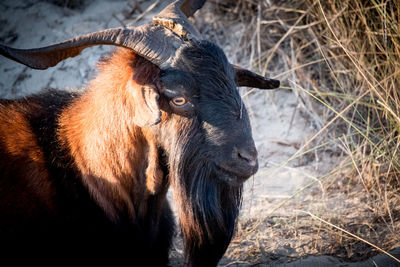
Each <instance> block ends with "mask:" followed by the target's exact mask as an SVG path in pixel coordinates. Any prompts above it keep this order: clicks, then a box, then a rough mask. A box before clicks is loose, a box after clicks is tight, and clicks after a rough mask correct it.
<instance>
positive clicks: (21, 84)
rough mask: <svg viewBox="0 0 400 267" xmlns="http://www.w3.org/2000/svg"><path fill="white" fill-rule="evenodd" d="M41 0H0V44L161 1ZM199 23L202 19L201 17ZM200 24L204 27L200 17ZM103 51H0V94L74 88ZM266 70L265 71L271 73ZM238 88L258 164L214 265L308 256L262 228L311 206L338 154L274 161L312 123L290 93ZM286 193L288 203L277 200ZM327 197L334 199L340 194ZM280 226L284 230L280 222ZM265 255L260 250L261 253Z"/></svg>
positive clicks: (75, 29) (175, 256)
mask: <svg viewBox="0 0 400 267" xmlns="http://www.w3.org/2000/svg"><path fill="white" fill-rule="evenodd" d="M49 2H50V1H48V2H46V1H38V0H26V1H15V0H3V1H1V2H0V23H1V25H3V26H2V27H1V28H0V43H2V44H6V45H9V46H12V47H15V48H33V47H40V46H44V45H49V44H52V43H55V42H59V41H63V40H66V39H69V38H72V37H74V36H76V35H80V34H84V33H89V32H93V31H98V30H101V29H105V28H112V27H120V26H122V25H127V24H130V25H139V24H143V23H146V22H147V21H149V20H151V18H152V16H153V14H155V13H157V12H158V11H159V10H160V9H161V8H162V7H164V6H165V5H166V4H167V1H139V2H141V9H142V11H141V12H140V11H138V10H136V11H135V12H131V11H132V10H133V8H132V7H133V5H132V3H133V1H121V0H117V1H115V0H91V1H87V2H88V4H87V5H85V6H84V7H82V8H80V9H69V8H66V7H60V6H56V5H54V4H52V3H49ZM208 5H211V4H208ZM129 13H131V14H129ZM204 21H207V17H206V18H204ZM200 26H201V27H203V28H204V23H203V24H201V25H200ZM241 30H243V29H241ZM208 35H209V34H208ZM220 45H221V46H222V47H223V48H224V50H225V51H226V53H227V56H228V58H229V59H230V61H231V62H232V63H236V62H244V60H243V58H241V52H240V51H237V50H235V49H234V45H233V44H232V42H229V40H228V41H227V42H223V43H220ZM111 50H112V48H111V47H107V46H100V47H93V48H90V49H87V50H85V51H84V52H83V53H82V54H81V55H80V56H79V57H76V58H73V59H68V60H66V61H64V62H62V63H60V64H59V65H57V66H56V67H53V68H51V69H48V70H45V71H37V70H32V69H29V68H27V67H25V66H23V65H20V64H18V63H15V62H12V61H9V60H7V59H5V58H3V57H0V97H3V98H17V97H23V96H26V95H28V94H31V93H36V92H40V91H41V90H43V89H44V88H49V87H50V88H60V89H64V90H79V88H81V87H82V86H83V85H85V84H86V83H87V82H88V80H90V79H91V78H92V77H93V76H94V75H95V74H96V71H95V64H96V62H97V61H98V60H99V58H100V57H101V56H102V55H104V54H106V53H108V52H109V51H111ZM248 61H250V59H249V60H248ZM245 67H249V65H248V66H245ZM270 75H271V76H273V75H274V73H271V74H270ZM240 90H241V93H242V95H243V96H244V99H245V102H246V105H247V107H248V109H249V113H250V117H251V121H252V127H253V135H254V139H255V142H256V145H257V148H258V151H259V163H260V170H259V172H258V173H257V174H256V175H254V177H252V178H251V179H249V181H248V182H246V184H245V191H244V200H243V208H242V211H241V216H240V220H239V229H238V231H239V234H238V236H237V237H236V238H235V239H234V240H233V242H232V245H231V247H230V248H229V250H228V252H227V254H226V256H225V257H224V259H223V260H222V261H221V266H236V265H240V266H251V265H255V264H257V263H260V262H269V263H274V262H275V263H277V264H278V263H284V262H285V261H287V260H290V259H295V258H296V255H297V256H306V255H309V254H313V253H312V251H311V250H307V251H305V252H304V251H303V252H302V253H300V252H299V247H301V244H300V245H299V244H298V243H299V242H300V241H296V238H292V239H288V238H287V237H285V236H284V233H283V234H282V236H280V238H279V239H276V237H275V235H274V241H273V244H271V243H269V244H267V243H266V242H267V241H268V240H272V238H271V237H270V235H272V231H271V230H268V229H273V230H274V231H276V227H275V228H274V227H270V226H271V225H275V226H276V224H277V222H276V221H274V218H278V217H279V218H284V217H285V216H286V217H288V218H289V217H291V218H292V217H293V216H296V214H297V212H296V209H300V210H302V209H304V205H307V204H310V203H312V204H315V203H314V202H315V200H316V199H315V198H313V197H312V195H313V194H314V195H315V194H317V195H318V197H320V194H321V192H322V193H323V191H324V189H323V187H322V186H321V187H319V185H318V182H316V180H317V177H321V175H324V174H325V173H327V172H328V171H329V170H330V169H331V168H332V167H333V166H335V165H336V164H337V162H338V158H336V157H332V155H330V154H323V155H319V156H315V157H312V158H304V157H300V158H299V159H296V160H293V161H291V162H290V163H289V164H286V165H285V166H283V167H282V166H281V165H282V164H283V163H284V162H285V161H286V160H287V159H288V158H290V157H291V156H292V155H293V154H294V153H296V151H297V150H298V149H299V148H300V147H301V146H302V145H303V144H304V143H305V142H306V140H307V139H308V138H310V137H311V136H312V135H313V134H314V133H315V132H316V129H315V126H314V125H313V124H312V123H310V122H309V120H308V119H307V116H305V115H304V114H306V112H305V110H304V109H305V107H304V105H301V103H300V102H299V98H298V97H297V96H296V95H295V94H294V93H292V92H290V91H287V90H274V91H254V92H250V93H249V89H245V88H243V89H240ZM311 183H314V184H315V185H314V186H312V187H310V189H307V190H309V191H308V192H310V194H308V193H307V194H303V195H302V196H301V197H296V198H293V196H294V194H295V193H296V192H297V191H298V190H299V189H302V188H304V187H305V186H307V185H310V184H311ZM313 192H314V193H313ZM288 199H289V200H290V205H285V206H284V205H281V203H283V201H285V200H288ZM335 201H336V203H337V202H338V201H339V202H340V201H341V200H339V199H336V200H335ZM325 204H326V205H329V203H328V204H327V203H325ZM331 204H332V203H331ZM281 207H282V208H281ZM296 218H297V217H296ZM254 224H258V225H260V224H262V225H264V226H263V227H262V228H260V227H258V228H256V227H253V226H254ZM246 229H247V230H248V229H253V231H261V232H258V233H256V236H258V237H257V238H256V239H257V240H258V243H257V246H254V244H255V243H254V242H255V241H254V240H255V239H254V238H253V239H252V238H250V239H249V240H250V241H249V242H250V243H246V242H247V241H248V239H246V238H248V237H249V236H251V233H250V234H248V235H244V234H241V231H244V232H246ZM260 229H262V230H260ZM283 230H285V228H282V231H283ZM244 236H246V238H244ZM288 240H289V241H288ZM290 240H291V241H290ZM296 242H297V243H296ZM296 244H297V245H296ZM255 247H256V248H257V249H256V251H254V249H255ZM260 248H262V249H261V250H260ZM260 251H261V252H263V251H264V252H263V253H261V252H260ZM252 253H255V254H257V253H258V254H257V255H259V254H260V255H261V254H262V255H264V258H263V260H260V257H259V256H257V255H256V256H254V257H253V256H252ZM265 253H266V254H268V255H267V256H265V255H266V254H265ZM300 254H301V255H300ZM274 257H275V258H274ZM276 257H277V258H278V260H277V258H276ZM266 258H268V259H266ZM180 259H181V246H180V243H179V240H178V241H177V242H176V247H175V250H174V252H173V253H172V263H173V264H174V265H176V266H179V265H180V264H181V262H180ZM321 262H322V263H332V264H333V265H335V264H336V265H337V264H338V263H339V261H338V260H336V259H333V258H324V259H323V260H321ZM303 265H304V266H308V265H309V263H307V261H306V262H303ZM333 265H329V266H333ZM287 266H294V265H287ZM315 266H317V265H315ZM321 266H328V265H321Z"/></svg>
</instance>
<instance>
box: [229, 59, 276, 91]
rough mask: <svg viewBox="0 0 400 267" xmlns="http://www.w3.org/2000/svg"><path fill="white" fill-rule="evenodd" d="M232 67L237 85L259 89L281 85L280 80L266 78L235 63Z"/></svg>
mask: <svg viewBox="0 0 400 267" xmlns="http://www.w3.org/2000/svg"><path fill="white" fill-rule="evenodd" d="M232 67H233V69H234V70H235V81H236V84H237V86H247V87H254V88H259V89H275V88H278V87H279V86H280V81H279V80H274V79H270V78H265V77H263V76H261V75H258V74H256V73H254V72H252V71H249V70H246V69H243V68H241V67H239V66H236V65H233V64H232Z"/></svg>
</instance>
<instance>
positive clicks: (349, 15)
mask: <svg viewBox="0 0 400 267" xmlns="http://www.w3.org/2000/svg"><path fill="white" fill-rule="evenodd" d="M211 2H212V4H210V5H208V9H207V8H206V9H204V10H202V11H201V15H199V17H203V18H204V23H199V25H198V27H199V28H200V29H201V31H202V33H203V34H204V35H206V36H207V38H209V39H211V40H213V41H214V42H216V43H218V44H219V45H221V46H222V47H224V50H225V51H226V53H227V54H228V57H229V58H231V59H233V60H234V61H235V60H236V62H239V63H240V64H242V65H246V64H247V65H248V66H249V67H251V68H252V69H254V70H257V71H259V72H260V73H262V74H268V75H269V76H272V77H274V78H279V79H281V81H282V89H284V90H291V92H292V93H293V94H295V95H296V96H297V98H298V102H299V106H301V107H304V108H303V109H301V110H300V111H298V112H302V115H303V116H305V117H307V118H308V120H309V121H310V123H312V125H313V127H314V128H315V135H313V136H312V137H311V138H310V139H308V140H307V141H306V142H304V143H303V144H302V145H301V147H299V148H298V150H297V152H296V153H295V154H294V155H293V156H292V157H290V158H289V159H288V160H287V161H285V162H282V165H281V167H284V166H287V165H290V164H291V163H293V162H294V161H295V160H299V158H303V159H304V158H305V159H306V162H307V163H308V164H311V165H312V164H317V163H318V161H319V160H320V159H321V158H326V157H336V158H338V159H340V160H339V161H338V164H337V165H335V166H330V168H329V169H326V170H325V171H324V172H325V174H323V175H321V176H320V177H317V180H316V181H314V182H312V183H310V184H309V185H308V186H305V187H304V188H299V190H298V191H297V192H296V194H294V195H293V196H292V197H290V198H287V199H284V200H282V201H281V202H278V203H276V204H274V205H275V207H276V208H275V209H274V210H273V211H272V212H270V213H269V214H267V215H265V216H262V218H258V219H246V220H243V219H242V220H241V221H240V224H239V225H240V226H239V229H238V233H237V236H236V238H235V240H234V241H233V242H232V244H231V246H230V249H229V250H228V252H227V255H226V258H225V259H224V260H225V261H224V262H222V263H221V265H231V264H235V263H236V264H238V265H243V266H247V265H253V264H259V263H280V262H285V261H291V260H294V259H297V258H299V257H305V256H307V255H334V256H336V257H339V258H340V259H341V260H343V261H361V260H365V259H367V258H368V257H371V256H373V255H376V254H378V253H381V252H382V251H381V250H385V251H388V250H390V249H393V248H395V247H399V246H400V234H399V233H400V175H399V170H400V164H399V160H398V158H399V156H398V154H399V145H400V139H399V138H400V137H399V128H400V115H399V114H400V96H399V92H400V91H399V89H398V88H399V87H400V41H399V40H400V38H399V37H400V35H399V33H400V28H399V27H398V25H399V16H400V6H399V3H398V2H396V1H380V0H371V1H358V0H349V1H338V0H328V1H315V0H303V1H278V0H276V1H257V0H240V1H231V0H225V1H222V0H220V1H217V0H216V1H211ZM237 55H240V56H237ZM250 94H251V93H250ZM271 100H272V101H273V99H271ZM282 209H283V210H286V211H287V210H290V211H291V216H287V215H285V216H279V215H276V213H279V210H282ZM328 223H330V224H332V225H333V226H332V225H329V224H328ZM334 226H336V227H337V228H335V227H334ZM340 229H341V230H340ZM344 231H348V232H349V233H351V234H354V235H355V236H356V237H354V236H352V235H349V234H348V233H346V232H344ZM368 242H370V243H371V244H368ZM374 246H375V247H374ZM394 261H395V259H394ZM399 262H400V261H399Z"/></svg>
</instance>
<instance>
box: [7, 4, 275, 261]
mask: <svg viewBox="0 0 400 267" xmlns="http://www.w3.org/2000/svg"><path fill="white" fill-rule="evenodd" d="M204 2H205V0H203V1H190V0H189V1H188V0H186V1H182V0H181V1H175V2H174V3H172V4H170V5H169V6H167V8H165V9H164V10H163V11H162V12H161V13H160V14H158V15H157V16H156V17H155V18H154V20H153V22H152V23H149V24H146V25H143V26H140V27H127V28H116V29H107V30H104V31H100V32H95V33H90V34H87V35H84V36H79V37H76V38H74V39H71V40H68V41H65V42H62V43H58V44H54V45H51V46H47V47H43V48H37V49H26V50H22V49H14V48H10V47H7V46H3V45H0V54H1V55H3V56H6V57H8V58H10V59H12V60H15V61H17V62H20V63H22V64H25V65H26V66H29V67H31V68H35V69H47V68H49V67H52V66H55V65H56V64H57V63H58V62H60V61H62V60H65V59H67V58H69V57H74V56H77V55H79V53H80V52H81V51H82V50H83V49H85V48H87V47H90V46H94V45H103V44H108V45H115V46H120V47H121V48H117V49H116V50H115V51H114V52H113V53H112V54H111V55H110V56H109V57H108V58H107V59H104V60H103V61H101V62H100V63H99V65H98V66H99V69H100V71H99V74H98V75H97V77H95V78H94V79H93V80H92V81H90V82H89V84H88V85H87V87H86V88H85V90H83V92H81V93H76V92H75V93H70V92H64V91H56V90H49V91H46V92H43V93H40V94H38V95H32V96H29V97H26V98H23V99H17V100H1V101H0V216H1V220H0V236H1V240H2V241H3V242H4V243H5V244H7V247H8V248H7V251H12V250H13V249H15V250H16V251H17V252H18V253H21V254H25V253H28V252H35V253H41V252H42V251H46V254H48V253H47V252H49V251H51V253H55V255H58V256H60V257H64V258H65V257H72V258H77V259H79V258H80V257H85V258H87V259H93V260H94V259H96V260H99V261H101V260H102V259H110V258H113V259H118V260H127V261H128V262H132V261H133V263H134V264H136V265H137V266H165V265H167V264H168V254H169V250H170V247H171V242H172V238H173V234H174V231H175V226H174V225H175V223H174V217H173V214H172V211H171V208H170V205H169V203H168V201H167V198H166V194H167V191H168V189H169V187H170V185H171V187H172V191H173V195H174V199H175V200H176V202H177V207H178V219H179V225H180V228H181V231H182V235H183V240H184V252H185V264H186V265H187V266H216V265H217V263H218V261H219V260H220V258H221V257H222V255H223V254H224V253H225V251H226V249H227V247H228V245H229V243H230V240H231V238H232V235H233V233H234V229H235V223H236V219H237V216H238V212H239V207H240V202H241V191H242V185H243V183H244V181H245V180H246V179H247V178H249V177H250V176H251V175H253V174H254V173H255V172H256V171H257V169H258V161H257V151H256V148H255V145H254V141H253V138H252V133H251V127H250V122H249V118H248V114H247V111H246V108H245V107H244V105H243V101H242V99H241V97H240V95H239V93H238V90H237V86H252V87H257V88H261V89H272V88H276V87H278V86H279V81H277V80H272V79H268V78H264V77H261V76H259V75H257V74H255V73H253V72H251V71H249V70H246V69H242V68H240V67H238V66H234V65H231V64H230V63H229V62H228V60H227V58H226V56H225V54H224V52H223V51H222V50H221V48H219V47H218V46H217V45H215V44H213V43H211V42H208V41H205V40H201V36H200V34H199V33H198V32H197V30H196V29H195V28H194V26H193V25H192V24H191V22H190V21H189V20H188V19H187V16H192V15H193V14H194V12H195V11H196V10H197V9H199V8H201V7H202V5H203V4H204ZM3 252H4V250H3ZM3 254H4V255H7V254H6V253H3Z"/></svg>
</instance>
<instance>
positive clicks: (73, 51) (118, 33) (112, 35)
mask: <svg viewBox="0 0 400 267" xmlns="http://www.w3.org/2000/svg"><path fill="white" fill-rule="evenodd" d="M182 44H183V40H182V39H181V38H180V37H179V36H177V35H176V34H175V33H173V32H172V31H171V30H169V29H167V28H165V27H163V26H161V25H152V24H146V25H143V26H140V27H127V28H115V29H107V30H104V31H99V32H94V33H90V34H86V35H83V36H79V37H76V38H73V39H70V40H67V41H64V42H61V43H57V44H54V45H50V46H46V47H42V48H36V49H15V48H11V47H7V46H4V45H0V54H1V55H3V56H5V57H7V58H10V59H12V60H15V61H17V62H19V63H22V64H24V65H26V66H28V67H30V68H33V69H41V70H43V69H47V68H49V67H53V66H55V65H57V63H59V62H60V61H62V60H65V59H67V58H70V57H75V56H77V55H79V54H80V53H81V52H82V50H83V49H85V48H87V47H91V46H96V45H116V46H121V47H125V48H129V49H131V50H133V51H135V53H136V54H138V55H140V56H142V57H144V58H146V59H147V60H149V61H150V62H152V63H154V64H156V65H158V66H160V67H167V66H168V59H170V58H171V57H173V56H174V55H175V52H176V50H177V49H178V48H179V47H180V46H181V45H182Z"/></svg>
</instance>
